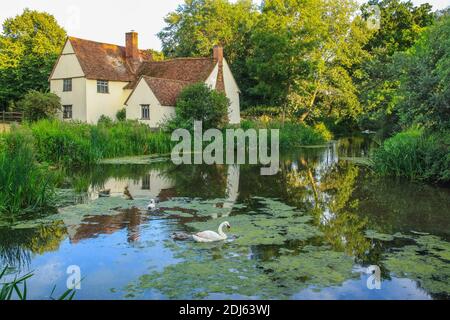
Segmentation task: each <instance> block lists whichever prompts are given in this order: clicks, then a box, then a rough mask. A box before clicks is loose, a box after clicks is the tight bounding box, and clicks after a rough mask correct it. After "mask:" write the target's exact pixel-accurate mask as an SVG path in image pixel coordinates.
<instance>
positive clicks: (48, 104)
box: [17, 90, 61, 121]
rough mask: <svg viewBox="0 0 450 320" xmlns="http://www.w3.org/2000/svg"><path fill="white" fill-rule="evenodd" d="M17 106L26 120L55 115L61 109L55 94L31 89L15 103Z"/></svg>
mask: <svg viewBox="0 0 450 320" xmlns="http://www.w3.org/2000/svg"><path fill="white" fill-rule="evenodd" d="M17 108H18V109H19V110H21V111H22V112H24V114H25V118H26V119H27V120H28V121H38V120H40V119H48V118H54V117H56V116H57V115H58V113H59V112H60V111H61V102H60V99H59V97H58V96H57V95H56V94H53V93H43V92H39V91H35V90H31V91H30V92H28V93H27V94H26V95H25V96H24V97H23V98H22V99H21V100H20V101H19V102H18V103H17Z"/></svg>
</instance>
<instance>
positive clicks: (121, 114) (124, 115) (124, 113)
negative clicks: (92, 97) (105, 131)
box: [116, 108, 127, 121]
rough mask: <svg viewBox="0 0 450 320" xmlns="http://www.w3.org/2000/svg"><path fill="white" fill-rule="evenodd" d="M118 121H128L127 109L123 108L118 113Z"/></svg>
mask: <svg viewBox="0 0 450 320" xmlns="http://www.w3.org/2000/svg"><path fill="white" fill-rule="evenodd" d="M116 119H117V121H125V120H126V119H127V109H125V108H123V109H120V110H119V111H117V113H116Z"/></svg>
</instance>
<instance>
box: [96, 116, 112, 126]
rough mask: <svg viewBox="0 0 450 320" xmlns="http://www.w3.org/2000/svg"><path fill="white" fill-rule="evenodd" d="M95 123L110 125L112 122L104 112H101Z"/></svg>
mask: <svg viewBox="0 0 450 320" xmlns="http://www.w3.org/2000/svg"><path fill="white" fill-rule="evenodd" d="M97 124H98V125H104V126H110V125H112V124H113V120H112V119H111V118H110V117H108V116H105V115H104V114H102V115H101V116H100V118H99V119H98V121H97Z"/></svg>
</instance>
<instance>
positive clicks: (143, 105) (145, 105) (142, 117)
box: [141, 104, 150, 120]
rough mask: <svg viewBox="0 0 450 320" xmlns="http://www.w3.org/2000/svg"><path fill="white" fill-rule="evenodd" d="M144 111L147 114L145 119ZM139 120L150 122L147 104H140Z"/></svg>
mask: <svg viewBox="0 0 450 320" xmlns="http://www.w3.org/2000/svg"><path fill="white" fill-rule="evenodd" d="M144 111H146V112H147V117H146V116H145V113H144ZM141 120H150V105H149V104H141Z"/></svg>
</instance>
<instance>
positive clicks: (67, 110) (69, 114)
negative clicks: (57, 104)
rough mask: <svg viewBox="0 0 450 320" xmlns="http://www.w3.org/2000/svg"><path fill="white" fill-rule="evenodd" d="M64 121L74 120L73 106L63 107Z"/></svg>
mask: <svg viewBox="0 0 450 320" xmlns="http://www.w3.org/2000/svg"><path fill="white" fill-rule="evenodd" d="M63 119H72V106H63Z"/></svg>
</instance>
